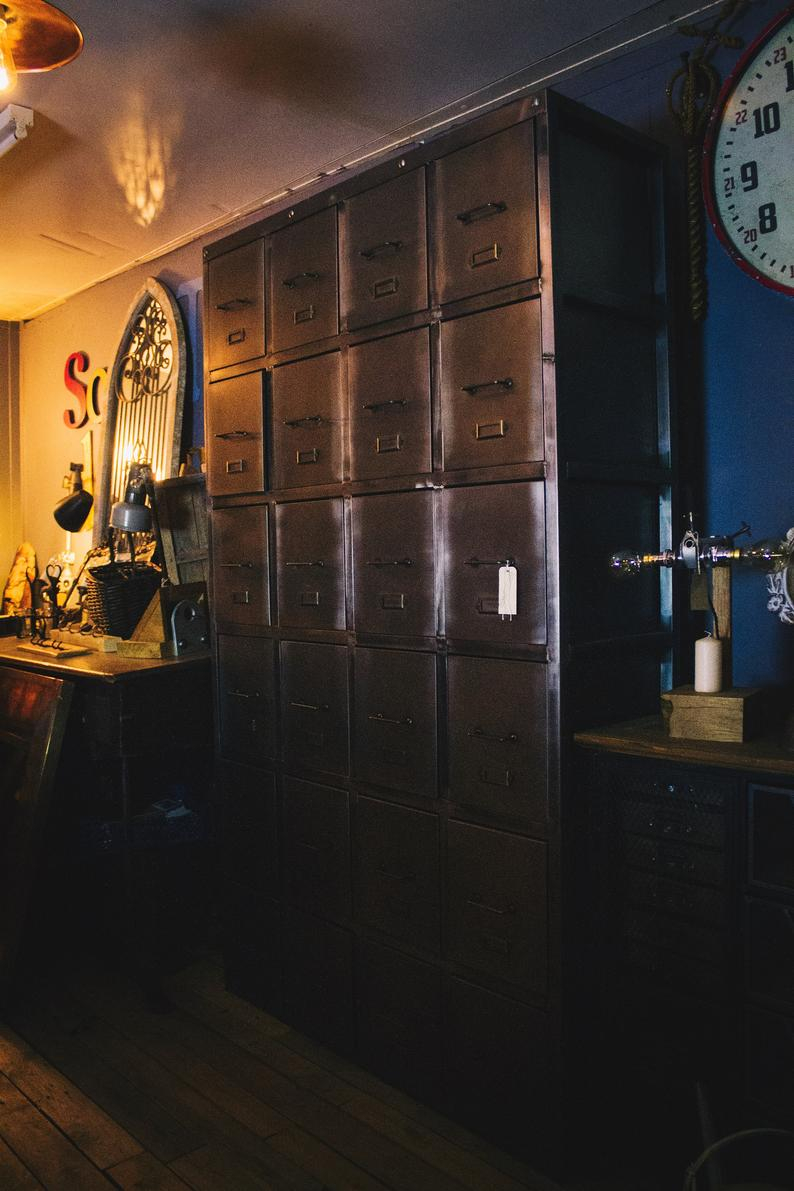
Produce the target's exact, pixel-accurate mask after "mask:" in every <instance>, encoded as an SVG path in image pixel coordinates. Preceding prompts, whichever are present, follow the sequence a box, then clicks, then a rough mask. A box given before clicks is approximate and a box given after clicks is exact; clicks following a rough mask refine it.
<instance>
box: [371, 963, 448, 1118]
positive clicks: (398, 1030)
mask: <svg viewBox="0 0 794 1191" xmlns="http://www.w3.org/2000/svg"><path fill="white" fill-rule="evenodd" d="M356 1001H357V1015H356V1016H357V1025H358V1052H359V1062H363V1063H364V1064H365V1065H366V1066H367V1067H369V1069H370V1070H372V1071H375V1072H376V1073H377V1074H378V1075H380V1076H381V1078H382V1079H386V1080H388V1081H389V1082H390V1083H392V1084H396V1086H397V1087H400V1088H404V1089H405V1090H406V1091H407V1092H409V1093H410V1094H411V1095H414V1096H419V1097H421V1098H423V1099H425V1100H428V1099H431V1100H432V1099H435V1098H436V1097H437V1096H438V1095H439V1093H440V1090H441V1021H442V1011H441V973H440V972H439V970H438V968H437V967H431V966H430V965H429V964H426V963H423V962H422V961H421V960H418V959H413V958H412V957H411V956H408V955H403V954H401V953H400V952H399V951H395V950H393V949H392V948H390V947H380V946H378V945H376V944H375V943H372V942H369V941H366V942H362V943H361V944H360V945H359V948H358V950H357V953H356Z"/></svg>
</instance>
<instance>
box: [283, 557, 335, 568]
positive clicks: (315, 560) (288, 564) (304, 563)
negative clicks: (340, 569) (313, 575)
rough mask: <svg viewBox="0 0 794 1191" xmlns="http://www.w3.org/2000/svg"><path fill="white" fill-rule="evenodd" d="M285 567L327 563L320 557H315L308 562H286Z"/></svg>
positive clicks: (316, 565)
mask: <svg viewBox="0 0 794 1191" xmlns="http://www.w3.org/2000/svg"><path fill="white" fill-rule="evenodd" d="M284 566H285V567H324V566H325V563H324V562H323V561H322V559H320V558H314V559H312V560H311V561H307V562H285V563H284Z"/></svg>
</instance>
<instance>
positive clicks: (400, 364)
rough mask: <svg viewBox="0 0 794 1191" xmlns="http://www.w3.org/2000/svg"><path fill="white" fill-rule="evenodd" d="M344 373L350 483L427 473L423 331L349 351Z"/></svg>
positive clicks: (426, 336)
mask: <svg viewBox="0 0 794 1191" xmlns="http://www.w3.org/2000/svg"><path fill="white" fill-rule="evenodd" d="M348 370H349V378H350V440H351V451H352V467H351V471H352V476H353V479H354V480H377V479H383V478H384V477H386V476H399V475H410V474H411V473H413V472H429V471H430V469H431V467H432V461H431V454H430V339H429V332H428V330H427V328H426V327H421V328H419V329H418V330H416V331H405V332H403V333H402V334H401V335H390V336H389V337H388V338H386V339H371V340H369V342H367V343H361V344H359V345H358V346H357V347H351V349H350V352H349V354H348Z"/></svg>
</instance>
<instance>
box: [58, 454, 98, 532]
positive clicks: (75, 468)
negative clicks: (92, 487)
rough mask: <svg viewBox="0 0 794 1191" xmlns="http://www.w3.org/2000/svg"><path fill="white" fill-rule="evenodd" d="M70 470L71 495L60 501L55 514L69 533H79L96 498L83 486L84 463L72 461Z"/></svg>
mask: <svg viewBox="0 0 794 1191" xmlns="http://www.w3.org/2000/svg"><path fill="white" fill-rule="evenodd" d="M69 470H70V472H71V473H72V483H71V486H70V489H69V495H68V496H64V497H63V498H62V500H59V501H58V503H57V505H56V506H55V511H54V513H53V516H54V517H55V520H56V521H57V522H58V524H59V525H60V527H61V529H65V530H66V532H67V533H79V531H80V530H81V529H82V528H83V526H84V525H85V523H86V521H87V520H88V514H89V513H90V512H91V506H92V505H93V503H94V498H93V496H92V495H91V493H90V492H87V491H86V490H85V488H84V487H83V465H82V463H70V464H69Z"/></svg>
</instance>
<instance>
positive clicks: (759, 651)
mask: <svg viewBox="0 0 794 1191" xmlns="http://www.w3.org/2000/svg"><path fill="white" fill-rule="evenodd" d="M782 7H783V5H782V4H781V3H779V2H777V3H766V2H763V3H755V4H753V5H752V7H751V9H750V11H749V12H748V13H747V14H746V15H745V17H744V19H743V20H742V21H741V22H740V23H739V24H738V25H737V26H736V28H735V32H737V33H739V34H740V35H741V36H743V37H744V39H745V42H746V44H749V43H750V42H751V41H752V40H753V39H754V38H755V36H756V35H757V34H758V33H759V32H760V31H761V30H762V29H763V28H764V26H765V25H766V24H768V22H769V21H770V20H771V19H772V18H773V17H774V16H775V15H776V14H777V13H778V12H779V11H780V10H781V8H782ZM693 46H694V43H693V42H692V41H691V40H689V39H688V38H684V37H678V36H677V37H674V38H671V39H668V40H666V41H664V42H662V43H658V44H657V45H655V46H653V47H650V48H649V49H646V50H642V51H638V52H636V53H634V54H630V55H627V56H625V57H623V58H620V59H619V60H617V61H615V62H613V63H609V64H607V65H605V66H601V67H598V68H596V69H594V70H591V71H588V72H587V73H586V74H583V75H581V76H579V77H578V78H577V79H575V80H572V81H570V82H568V83H566V84H565V85H564V86H561V87H560V88H559V89H560V90H562V91H564V92H566V93H567V94H569V95H571V96H573V97H574V98H576V99H579V100H581V102H583V103H586V104H587V105H588V106H590V107H593V108H596V109H597V110H599V111H602V112H604V113H605V114H607V115H610V116H612V117H613V118H615V119H617V120H620V121H622V122H623V123H625V124H629V125H631V126H633V127H635V128H637V129H639V130H641V131H643V132H646V133H648V134H650V135H651V136H654V137H655V138H656V139H657V140H660V141H663V142H664V143H666V144H667V145H668V146H669V148H670V152H671V165H672V169H671V172H672V177H673V183H674V185H673V191H674V197H675V200H676V201H677V202H682V201H683V199H682V197H681V196H682V192H683V191H682V183H681V178H682V163H683V151H682V148H681V141H680V139H679V137H678V134H677V130H676V128H675V125H674V123H673V121H672V119H671V118H670V116H669V114H668V111H667V101H666V96H665V85H666V83H667V80H668V79H669V78H670V77H671V75H672V74H673V72H674V71H675V70H676V69H677V68H678V67H679V66H680V65H681V54H682V53H684V52H686V51H687V50H691V49H692V48H693ZM740 53H741V51H737V50H722V51H720V52H719V53H718V55H717V56H716V57H715V59H714V64H715V65H716V67H717V68H718V70H719V72H720V75H721V77H723V78H724V77H725V75H726V74H727V73H728V72H729V71H730V69H731V67H732V66H733V64H734V63H735V62H736V61H737V59H738V57H739V54H740ZM792 168H794V165H793V166H792ZM707 249H708V255H707V278H708V286H709V310H708V316H707V318H706V320H705V323H704V324H703V328H702V360H703V365H702V379H701V380H698V379H697V377H695V379H694V382H693V383H692V382H690V383H689V384H686V383H685V384H684V385H683V386H682V388H683V389H684V391H685V392H687V393H688V397H687V400H688V401H691V402H694V403H697V404H698V405H699V408H697V409H690V410H687V411H684V412H685V415H686V414H689V415H690V417H689V419H688V421H689V423H690V424H691V425H692V426H695V427H700V426H702V430H703V443H702V447H699V448H698V450H697V452H696V456H697V459H698V462H699V464H700V466H701V467H702V472H701V475H700V476H699V477H696V478H697V479H698V481H699V483H700V487H701V491H702V505H703V508H702V517H701V525H702V528H703V530H704V531H705V532H707V533H731V532H733V531H734V530H736V529H738V527H739V525H740V524H741V522H742V521H743V520H744V521H748V522H749V523H750V526H751V528H752V531H753V537H754V538H773V537H774V538H780V537H782V536H784V535H785V533H786V531H787V530H788V528H789V526H791V525H794V483H793V482H792V475H793V468H792V464H793V463H794V351H793V350H792V343H793V341H794V299H791V298H787V297H785V296H783V295H781V294H778V293H776V292H774V291H772V290H769V289H767V288H766V287H765V286H763V285H760V284H759V283H758V282H756V281H753V280H752V279H751V278H750V277H748V276H747V275H746V274H744V273H743V272H742V270H741V269H739V268H738V266H736V265H735V264H734V263H733V262H732V261H731V260H730V258H729V257H728V255H727V253H726V252H725V251H724V249H723V248H722V247H721V245H720V244H719V243H718V241H717V239H716V237H715V236H714V234H713V232H712V230H711V228H710V227H709V228H708V230H707ZM689 363H690V362H689V361H687V360H683V361H682V367H683V371H684V372H685V373H686V370H687V368H688V366H689ZM694 366H695V367H697V365H694ZM686 420H687V419H686V417H685V421H686ZM663 544H664V545H668V543H663ZM641 545H642V544H641V543H637V546H641ZM766 601H767V593H766V583H765V578H764V576H763V574H761V573H758V572H752V571H749V570H746V569H742V568H739V567H737V568H734V615H733V632H734V682H735V684H736V685H737V686H749V685H754V684H761V683H777V682H792V681H794V626H790V625H783V624H781V622H780V621H779V620H778V618H777V617H776V616H774V615H773V614H772V613H771V612H769V611H767V608H766ZM702 625H703V622H702V620H700V619H699V618H697V617H692V619H691V622H690V623H689V624H688V625H687V626H686V631H687V632H688V633H689V634H691V635H694V634H699V632H700V630H701V628H702Z"/></svg>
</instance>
